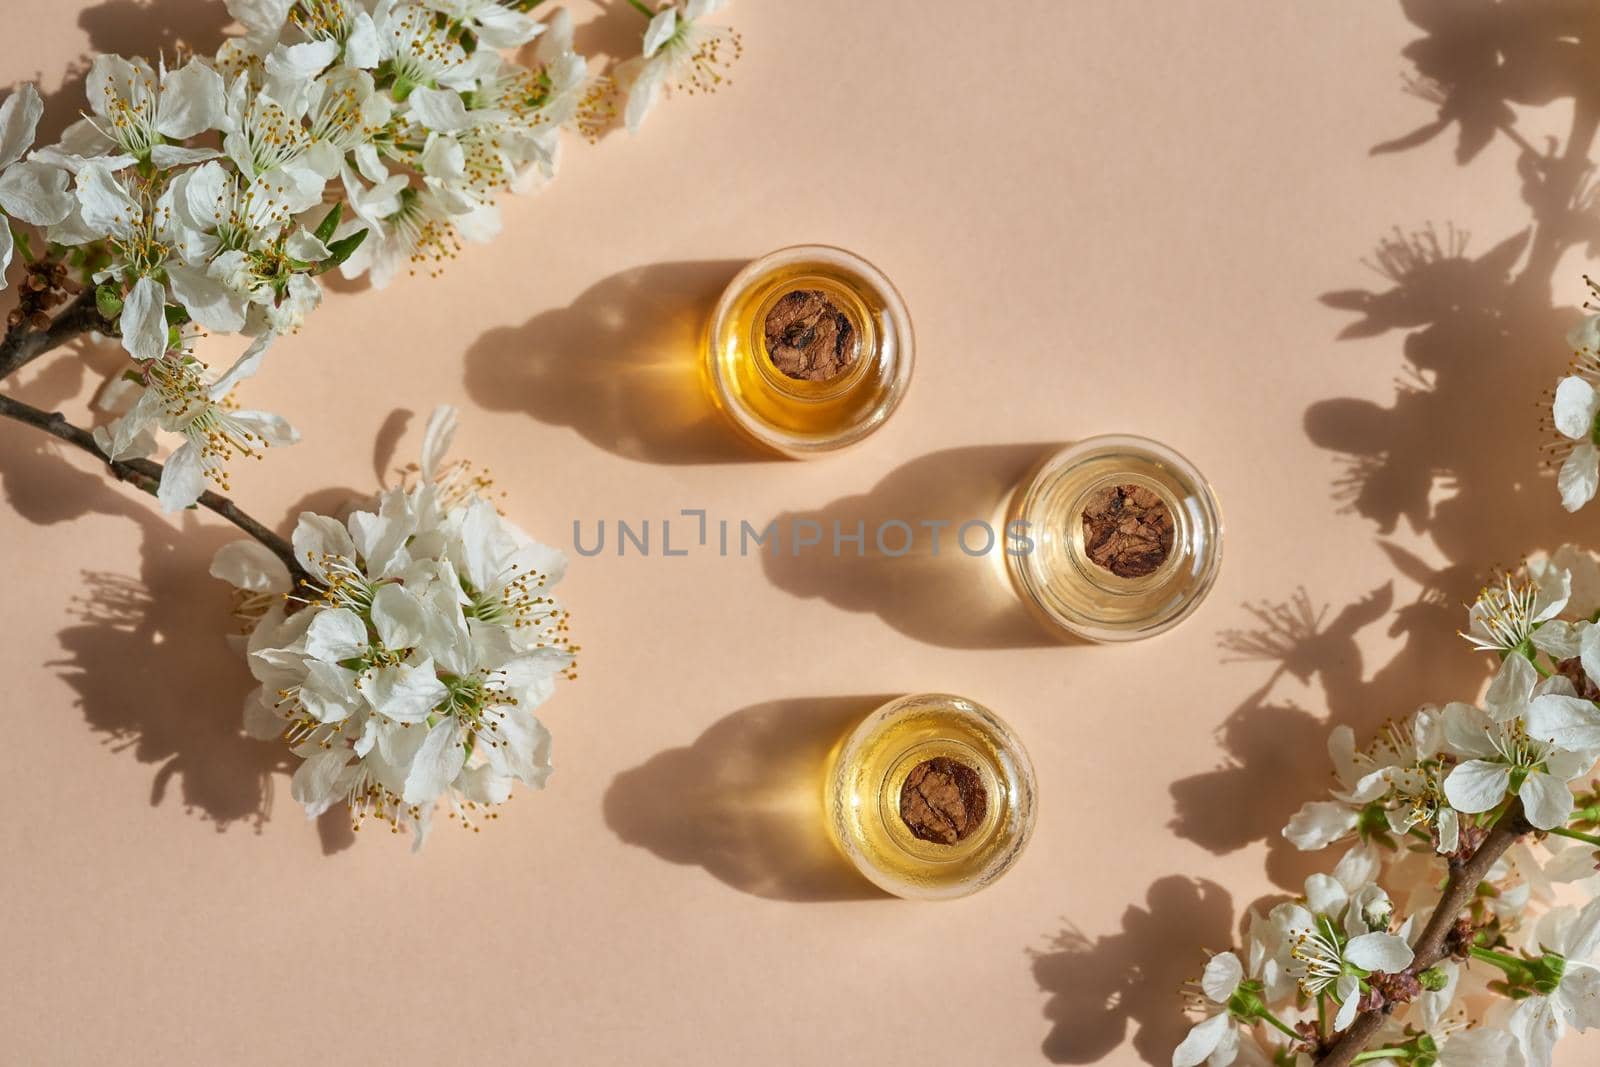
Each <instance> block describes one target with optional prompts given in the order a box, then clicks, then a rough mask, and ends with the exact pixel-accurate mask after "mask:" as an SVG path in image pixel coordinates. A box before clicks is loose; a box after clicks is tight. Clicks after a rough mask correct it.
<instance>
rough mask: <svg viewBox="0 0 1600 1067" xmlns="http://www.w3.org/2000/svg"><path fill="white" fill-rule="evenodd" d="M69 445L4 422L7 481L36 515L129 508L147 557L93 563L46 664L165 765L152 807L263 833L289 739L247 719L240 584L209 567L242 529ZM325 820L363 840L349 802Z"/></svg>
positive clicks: (116, 735) (326, 504)
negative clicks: (123, 565)
mask: <svg viewBox="0 0 1600 1067" xmlns="http://www.w3.org/2000/svg"><path fill="white" fill-rule="evenodd" d="M58 368H68V369H67V370H65V371H63V370H60V369H58ZM81 371H82V363H81V361H79V360H75V359H74V360H57V361H55V362H52V363H50V364H46V365H45V366H44V368H43V369H42V370H41V371H39V372H36V373H35V376H34V377H33V378H32V379H31V380H30V381H29V382H28V384H27V386H26V387H25V388H22V389H16V390H14V391H15V392H16V393H18V394H19V395H22V394H27V395H28V397H29V399H30V400H33V401H35V402H40V403H45V404H47V405H49V404H53V403H54V402H55V399H56V398H58V396H59V393H60V392H61V390H63V389H68V388H70V387H71V385H72V383H73V382H75V381H76V380H77V376H78V375H79V374H81ZM62 452H63V446H59V445H57V444H55V443H54V442H52V441H51V439H49V438H47V437H44V436H43V435H41V434H39V433H38V432H37V431H35V430H32V429H28V428H25V427H20V426H17V427H11V428H10V429H5V430H3V431H0V486H3V488H4V492H5V496H6V499H7V501H8V502H9V504H10V505H11V507H12V508H13V509H14V510H15V511H16V513H17V514H18V515H19V516H20V517H22V518H24V519H26V520H28V521H30V522H32V523H34V524H36V525H52V524H55V523H58V522H64V521H68V520H72V519H78V518H82V517H84V516H87V515H104V516H109V517H113V518H117V519H123V520H126V521H127V522H128V523H129V524H131V528H132V530H133V531H134V532H135V534H136V535H137V537H138V538H139V553H140V557H139V558H140V566H139V573H138V574H137V575H128V574H122V573H117V572H115V571H104V570H94V571H84V572H83V574H82V590H81V592H80V593H79V594H78V595H77V596H75V597H73V598H72V601H71V614H72V615H73V616H74V617H75V621H74V622H73V624H72V625H69V626H67V627H65V628H64V629H62V630H61V631H60V632H59V633H58V634H57V642H58V644H59V646H60V649H61V653H62V654H61V656H60V657H59V658H56V659H53V660H51V661H49V662H48V663H47V665H48V666H50V667H52V668H54V669H55V670H57V671H58V672H59V674H60V676H61V678H62V679H63V680H64V681H65V682H66V683H67V684H68V686H70V687H71V688H72V690H73V691H74V692H75V694H76V705H77V708H78V710H79V711H80V712H81V714H82V715H83V717H84V721H85V722H86V723H87V724H88V726H89V727H90V729H91V730H93V731H94V732H95V733H97V734H101V735H103V736H104V737H105V738H106V742H107V745H108V747H109V748H111V750H112V751H115V752H119V753H120V752H131V753H132V754H133V757H134V758H135V759H137V760H139V761H140V762H141V763H149V764H154V765H156V772H155V776H154V779H153V780H152V783H151V790H150V803H151V806H153V807H154V806H159V805H161V804H163V803H166V802H167V801H168V800H169V798H171V797H174V796H175V797H176V798H177V800H178V801H179V802H180V803H181V804H182V805H183V806H184V808H185V809H186V810H188V811H189V812H191V813H193V814H194V815H195V816H197V817H199V818H201V819H203V820H205V821H208V822H210V823H212V824H214V825H215V826H216V828H217V829H218V830H219V831H223V830H228V829H231V828H232V827H234V826H237V825H244V826H249V827H251V828H254V829H256V830H258V831H259V829H260V828H261V827H262V826H263V825H264V824H265V822H266V821H267V819H268V818H269V817H270V815H271V814H272V811H273V805H274V803H275V802H276V800H277V796H278V792H279V790H278V786H279V785H280V784H281V783H280V776H282V775H284V774H287V773H288V772H289V771H290V770H292V767H291V765H290V764H291V761H290V760H289V759H288V758H287V752H286V749H285V748H284V747H283V746H281V745H276V744H273V743H270V742H263V741H258V740H255V739H253V738H250V737H247V736H246V735H245V734H244V733H243V731H242V728H241V709H242V707H243V704H244V698H245V695H246V694H247V693H248V692H249V691H250V689H251V688H252V687H253V685H254V682H253V681H252V679H251V677H250V673H249V671H248V669H247V668H246V666H245V663H244V660H243V658H242V656H241V655H240V653H239V650H238V649H237V648H236V647H234V645H233V644H232V642H231V641H230V637H229V632H230V628H231V627H232V625H233V614H232V599H231V598H232V593H231V591H230V590H229V588H228V587H227V586H226V585H225V584H224V583H222V582H218V581H217V580H215V579H213V578H212V577H211V576H210V574H209V573H208V571H209V567H210V563H211V558H212V556H213V555H214V554H215V552H216V550H217V549H218V548H220V547H221V546H222V545H224V544H226V543H228V542H230V541H235V540H238V539H239V538H240V537H241V536H243V535H241V534H240V533H239V532H238V531H236V530H234V529H233V528H232V527H229V526H223V525H218V524H213V523H202V522H200V521H197V519H196V518H195V517H194V516H193V515H192V514H186V515H184V516H181V517H179V518H178V519H176V520H172V521H169V520H168V519H166V518H163V517H161V516H160V515H159V514H158V513H157V512H156V511H155V510H154V509H155V502H154V500H140V499H137V498H136V495H135V492H134V490H132V489H130V488H128V487H126V486H122V485H119V484H118V483H117V482H115V481H112V480H108V479H107V477H106V476H105V475H104V474H103V473H102V472H99V471H95V472H90V471H85V470H80V469H79V468H77V467H76V466H73V465H71V464H70V463H68V462H66V461H65V460H64V458H63V455H62ZM355 498H356V494H355V492H354V491H353V490H349V489H330V490H326V491H322V492H318V493H314V494H311V495H309V496H307V497H306V498H305V499H303V500H302V501H300V502H299V503H298V504H297V505H296V506H295V507H294V508H292V509H291V510H290V514H291V516H292V515H296V514H298V513H299V512H300V511H301V510H314V511H319V512H323V513H327V512H330V511H334V510H337V509H338V507H339V506H340V505H341V504H343V503H346V502H348V501H350V500H352V499H355ZM285 795H286V794H285ZM295 812H296V814H298V808H295ZM318 832H319V836H320V839H321V842H322V848H323V851H324V853H326V854H332V853H334V852H338V851H340V850H342V849H343V848H346V847H348V846H349V844H351V843H352V841H353V837H352V836H351V834H350V832H349V825H348V820H347V819H346V818H345V817H344V815H343V813H342V812H341V813H338V814H337V815H336V816H332V817H325V818H324V819H322V820H321V821H320V822H319V824H318Z"/></svg>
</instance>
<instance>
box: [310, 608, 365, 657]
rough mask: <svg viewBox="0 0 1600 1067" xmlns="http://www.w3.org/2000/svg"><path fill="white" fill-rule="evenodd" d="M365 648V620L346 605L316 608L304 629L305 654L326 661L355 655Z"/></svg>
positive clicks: (362, 652)
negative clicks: (345, 606)
mask: <svg viewBox="0 0 1600 1067" xmlns="http://www.w3.org/2000/svg"><path fill="white" fill-rule="evenodd" d="M366 651H367V624H366V623H364V622H362V621H361V616H359V615H357V614H356V613H355V612H353V611H351V610H350V609H349V608H329V609H327V610H325V611H319V612H318V613H317V617H316V618H314V619H312V620H311V627H310V628H309V629H308V630H306V655H308V656H313V657H315V658H317V659H320V660H322V661H324V662H326V663H338V662H339V661H340V660H346V659H354V658H357V657H359V656H362V655H364V654H365V653H366Z"/></svg>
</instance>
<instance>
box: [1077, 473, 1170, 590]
mask: <svg viewBox="0 0 1600 1067" xmlns="http://www.w3.org/2000/svg"><path fill="white" fill-rule="evenodd" d="M1172 538H1173V522H1172V512H1171V511H1169V510H1168V509H1167V505H1166V502H1165V501H1163V500H1162V499H1161V497H1160V496H1158V495H1157V494H1156V493H1154V492H1153V491H1151V490H1149V489H1146V488H1145V487H1144V486H1142V485H1113V486H1108V487H1106V488H1105V489H1102V490H1100V491H1099V492H1097V493H1095V494H1094V496H1092V497H1091V498H1090V499H1089V503H1088V505H1087V506H1086V507H1085V508H1084V509H1083V548H1084V551H1085V552H1087V553H1088V556H1089V559H1090V560H1092V561H1093V562H1094V563H1095V564H1096V565H1097V566H1099V567H1101V568H1102V569H1104V570H1108V571H1110V572H1111V573H1112V574H1114V575H1116V576H1117V577H1118V578H1143V577H1144V576H1145V575H1147V574H1154V573H1155V572H1156V571H1157V570H1158V569H1159V568H1160V567H1161V565H1162V564H1163V563H1165V562H1166V561H1167V557H1168V556H1169V555H1171V554H1172Z"/></svg>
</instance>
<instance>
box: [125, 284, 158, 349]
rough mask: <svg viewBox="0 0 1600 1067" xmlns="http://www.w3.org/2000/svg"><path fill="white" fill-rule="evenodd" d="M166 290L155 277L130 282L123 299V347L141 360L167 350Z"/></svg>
mask: <svg viewBox="0 0 1600 1067" xmlns="http://www.w3.org/2000/svg"><path fill="white" fill-rule="evenodd" d="M166 309H167V294H166V291H165V289H164V288H163V287H162V286H161V284H160V283H159V282H157V281H156V280H155V279H154V278H149V277H145V278H140V279H139V280H138V281H136V282H134V283H133V291H132V292H130V293H129V294H128V296H127V299H125V300H124V301H123V303H122V347H123V348H125V349H127V350H128V354H129V355H131V356H132V357H133V358H134V359H137V360H138V361H139V362H141V363H148V362H150V361H151V360H153V359H160V358H161V357H162V356H164V355H165V354H166V352H167V334H168V330H167V311H166Z"/></svg>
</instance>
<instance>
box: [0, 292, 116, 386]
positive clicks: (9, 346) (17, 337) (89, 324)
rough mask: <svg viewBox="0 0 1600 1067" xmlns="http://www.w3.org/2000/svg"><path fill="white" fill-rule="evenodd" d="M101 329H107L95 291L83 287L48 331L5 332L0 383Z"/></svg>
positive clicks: (0, 347) (24, 328) (20, 328)
mask: <svg viewBox="0 0 1600 1067" xmlns="http://www.w3.org/2000/svg"><path fill="white" fill-rule="evenodd" d="M103 329H106V320H105V319H103V318H101V317H100V309H99V308H98V307H97V306H96V305H95V300H94V288H93V287H92V286H90V287H86V288H85V289H84V290H83V292H81V293H79V294H78V296H77V298H76V299H75V300H73V301H72V303H70V304H68V305H67V306H66V308H65V309H63V310H62V312H61V314H59V315H57V316H56V317H55V319H54V320H52V321H51V323H50V325H49V327H48V328H46V329H43V330H35V329H33V328H32V327H31V326H25V325H24V326H14V327H12V328H11V329H9V330H7V331H6V335H5V337H4V338H3V339H0V380H4V379H5V378H7V377H9V376H11V375H12V374H14V373H15V372H17V371H19V370H21V369H22V368H23V367H25V366H27V365H28V364H29V363H32V362H33V361H34V360H36V359H38V358H39V357H40V356H42V355H44V354H45V353H46V352H49V351H50V350H52V349H55V348H60V347H61V346H62V345H64V344H66V343H67V342H68V341H71V340H73V339H75V338H78V337H81V336H83V335H84V334H86V333H88V332H90V331H91V330H103Z"/></svg>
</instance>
